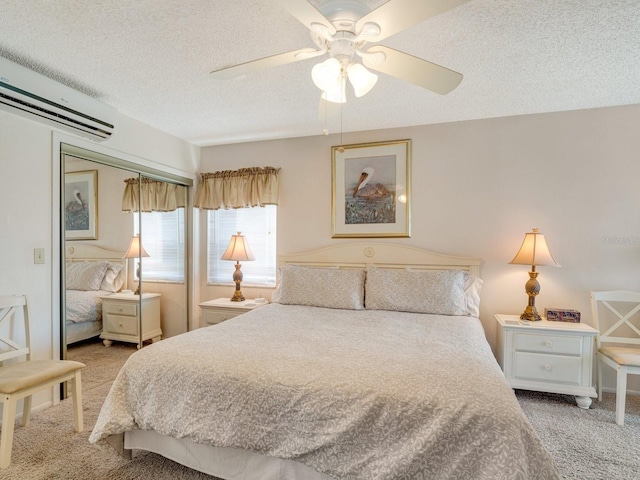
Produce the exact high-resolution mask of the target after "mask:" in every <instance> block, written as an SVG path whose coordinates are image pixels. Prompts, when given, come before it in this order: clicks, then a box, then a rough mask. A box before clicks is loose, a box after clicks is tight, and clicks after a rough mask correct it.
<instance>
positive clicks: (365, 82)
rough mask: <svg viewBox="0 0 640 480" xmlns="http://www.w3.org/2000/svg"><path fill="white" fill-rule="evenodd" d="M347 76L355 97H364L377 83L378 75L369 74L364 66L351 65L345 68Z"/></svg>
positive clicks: (358, 64)
mask: <svg viewBox="0 0 640 480" xmlns="http://www.w3.org/2000/svg"><path fill="white" fill-rule="evenodd" d="M347 76H348V77H349V81H350V82H351V85H352V86H353V91H354V92H355V94H356V97H362V96H363V95H366V94H367V93H368V92H369V91H370V90H371V89H372V88H373V86H374V85H375V84H376V82H377V81H378V75H376V74H375V73H371V72H370V71H369V70H367V69H366V68H365V67H364V65H362V64H360V63H352V64H351V65H349V68H347Z"/></svg>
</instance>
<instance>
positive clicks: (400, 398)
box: [90, 243, 560, 480]
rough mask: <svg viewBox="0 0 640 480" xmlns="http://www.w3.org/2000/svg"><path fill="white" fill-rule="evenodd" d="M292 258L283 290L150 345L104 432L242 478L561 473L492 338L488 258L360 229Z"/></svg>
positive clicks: (102, 422)
mask: <svg viewBox="0 0 640 480" xmlns="http://www.w3.org/2000/svg"><path fill="white" fill-rule="evenodd" d="M279 265H280V268H279V281H278V288H277V289H276V292H274V295H273V296H272V303H271V304H269V305H266V306H262V307H260V308H257V309H255V310H252V311H251V312H248V313H246V314H244V315H241V316H239V317H235V318H233V319H231V320H227V321H225V322H223V323H221V324H218V325H214V326H210V327H206V328H202V329H199V330H197V331H193V332H188V333H185V334H182V335H179V336H176V337H172V338H169V339H165V340H163V341H162V342H159V343H157V344H153V345H150V346H148V347H145V348H144V349H142V350H140V351H138V352H136V353H134V354H133V355H132V356H131V357H130V358H129V360H128V361H127V362H126V364H125V365H124V367H123V368H122V370H121V371H120V373H119V374H118V376H117V378H116V380H115V382H114V384H113V386H112V388H111V390H110V392H109V395H108V397H107V398H106V400H105V403H104V405H103V407H102V410H101V412H100V415H99V418H98V420H97V422H96V425H95V427H94V429H93V431H92V433H91V436H90V441H91V442H92V443H97V442H103V441H106V442H109V443H110V444H111V445H113V446H114V447H116V448H117V449H118V450H119V451H121V452H122V453H124V454H127V453H128V454H129V455H130V453H131V450H135V449H140V450H148V451H152V452H156V453H159V454H161V455H164V456H166V457H168V458H170V459H172V460H175V461H177V462H179V463H182V464H184V465H187V466H189V467H191V468H194V469H197V470H200V471H203V472H205V473H208V474H211V475H215V476H217V477H220V478H223V479H228V480H241V479H242V480H254V479H255V480H257V479H260V480H266V479H269V480H271V479H273V480H275V479H278V480H293V479H296V480H300V479H305V480H329V479H407V480H408V479H419V478H424V479H432V478H434V479H435V478H455V479H500V478H504V479H519V478H520V479H559V478H560V476H559V474H558V472H557V470H556V468H555V465H554V462H553V460H552V458H551V456H550V454H549V453H548V452H547V451H546V450H545V448H544V447H543V446H542V444H541V442H540V440H539V439H538V437H537V435H536V433H535V432H534V431H533V429H532V427H531V426H530V424H529V422H528V421H527V419H526V417H525V415H524V413H523V412H522V410H521V409H520V406H519V404H518V402H517V400H516V398H515V395H514V394H513V391H512V390H511V388H510V387H509V385H508V384H507V382H506V380H505V379H504V376H503V375H502V372H501V370H500V368H499V366H498V364H497V362H496V360H495V359H494V357H493V355H492V353H491V349H490V347H489V345H488V343H487V341H486V339H485V337H484V331H483V328H482V325H481V323H480V320H479V319H478V307H479V290H480V286H481V280H479V278H478V273H479V271H478V270H479V265H480V262H479V261H477V260H472V259H465V258H459V257H451V256H443V255H436V254H433V253H430V252H426V251H423V250H419V249H416V248H412V247H407V246H399V245H391V244H382V243H379V244H366V245H365V244H359V243H350V244H343V245H339V246H335V247H330V248H326V249H321V250H317V251H314V252H309V253H304V254H297V255H290V256H286V257H282V258H280V259H279ZM425 312H426V313H425ZM134 461H135V460H134Z"/></svg>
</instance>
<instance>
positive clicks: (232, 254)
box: [220, 232, 256, 262]
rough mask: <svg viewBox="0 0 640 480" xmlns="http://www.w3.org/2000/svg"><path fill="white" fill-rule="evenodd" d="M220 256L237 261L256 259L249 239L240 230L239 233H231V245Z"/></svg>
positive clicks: (223, 258)
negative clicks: (248, 241)
mask: <svg viewBox="0 0 640 480" xmlns="http://www.w3.org/2000/svg"><path fill="white" fill-rule="evenodd" d="M220 258H221V259H222V260H234V261H236V262H239V261H241V260H242V261H250V260H255V259H256V257H254V256H253V253H252V252H251V249H250V248H249V244H248V243H247V239H246V238H245V236H244V235H242V234H241V233H240V232H238V234H237V235H231V240H230V241H229V246H228V247H227V249H226V250H225V252H224V253H223V254H222V257H220Z"/></svg>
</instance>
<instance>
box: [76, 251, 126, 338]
mask: <svg viewBox="0 0 640 480" xmlns="http://www.w3.org/2000/svg"><path fill="white" fill-rule="evenodd" d="M122 256H123V254H122V252H116V251H113V250H108V249H104V248H100V247H97V246H94V245H87V244H79V243H75V242H74V244H73V245H72V246H71V245H70V246H67V248H66V271H65V284H66V292H65V293H66V300H65V319H66V324H65V328H66V337H67V345H70V344H72V343H76V342H79V341H82V340H86V339H89V338H93V337H95V336H98V335H100V333H101V332H102V300H101V297H103V296H105V295H111V294H112V293H115V292H117V291H119V290H120V289H121V288H122V287H123V286H124V285H126V274H127V271H126V268H125V267H126V265H125V260H124V259H123V258H122Z"/></svg>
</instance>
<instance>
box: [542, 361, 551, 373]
mask: <svg viewBox="0 0 640 480" xmlns="http://www.w3.org/2000/svg"><path fill="white" fill-rule="evenodd" d="M544 369H545V370H546V371H547V372H550V371H551V365H549V364H548V363H547V364H546V365H545V366H544Z"/></svg>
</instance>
